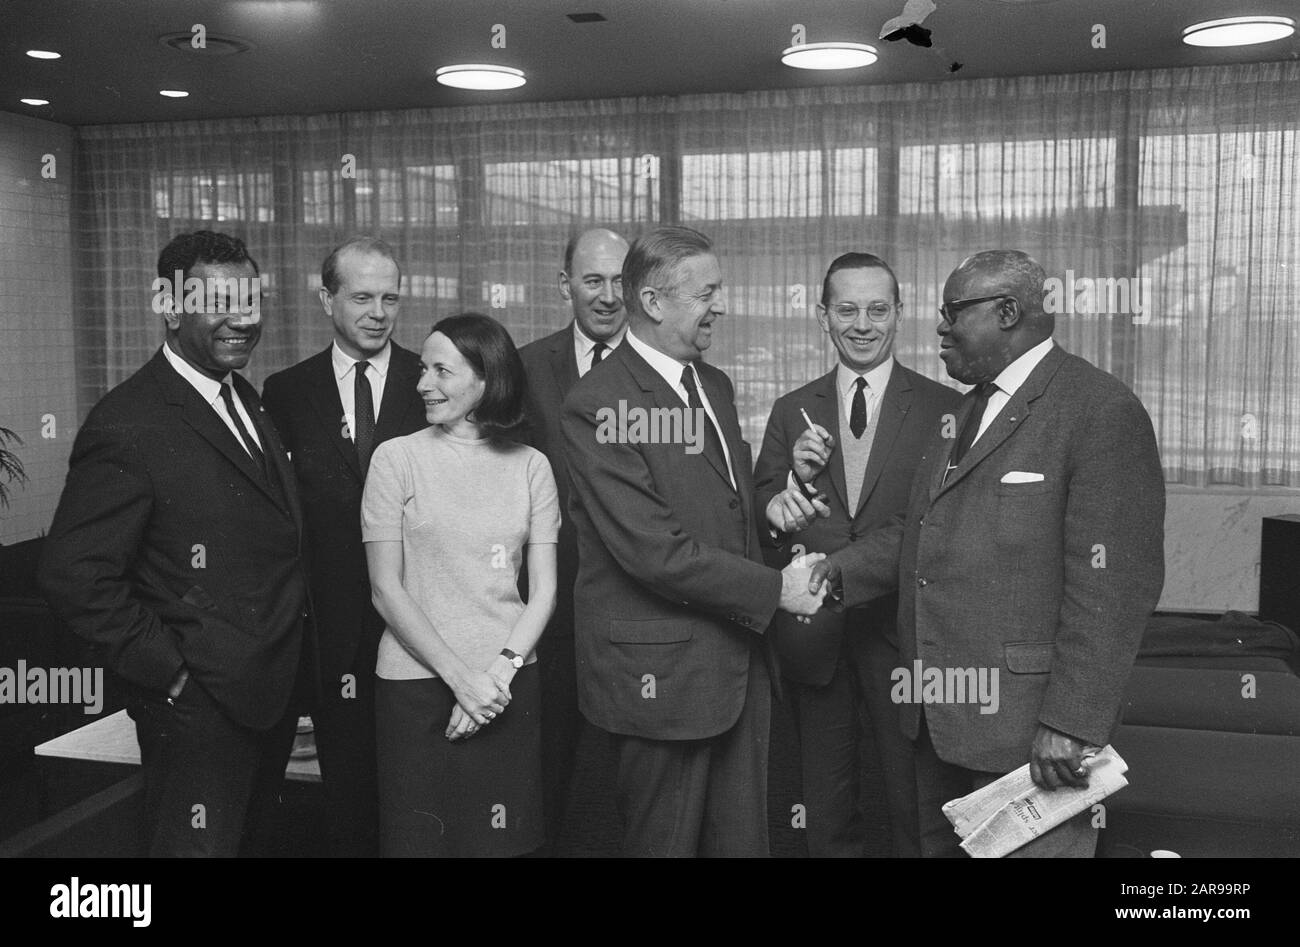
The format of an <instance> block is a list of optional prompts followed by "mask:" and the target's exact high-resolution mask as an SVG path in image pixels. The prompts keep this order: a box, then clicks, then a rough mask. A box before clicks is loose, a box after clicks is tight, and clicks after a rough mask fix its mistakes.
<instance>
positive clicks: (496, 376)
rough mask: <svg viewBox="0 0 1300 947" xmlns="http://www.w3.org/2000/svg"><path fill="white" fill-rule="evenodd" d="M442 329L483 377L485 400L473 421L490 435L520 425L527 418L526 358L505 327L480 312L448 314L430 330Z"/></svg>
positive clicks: (475, 370) (479, 405) (430, 332)
mask: <svg viewBox="0 0 1300 947" xmlns="http://www.w3.org/2000/svg"><path fill="white" fill-rule="evenodd" d="M435 332H441V333H442V334H443V335H445V336H446V337H447V338H449V339H450V340H451V344H452V345H454V346H456V351H458V352H460V354H461V355H463V356H465V361H467V362H469V363H470V365H471V366H472V367H473V369H474V374H476V375H478V377H479V378H482V379H483V382H484V387H483V400H482V401H480V402H479V404H478V407H477V408H475V409H474V421H475V423H477V424H480V425H482V427H483V429H484V430H485V431H486V433H488V434H497V433H500V432H502V431H508V430H510V429H511V428H515V427H518V426H519V425H520V424H522V423H523V420H524V389H525V386H526V384H527V383H526V380H525V375H524V363H523V359H521V358H520V357H519V351H518V349H516V348H515V343H514V340H513V339H511V338H510V333H509V332H507V331H506V327H505V326H503V325H502V324H501V323H499V322H497V321H496V320H495V319H493V318H492V317H491V316H485V315H483V313H481V312H464V313H461V314H460V315H457V316H448V317H447V318H445V319H442V320H439V322H438V323H437V324H436V325H435V326H434V327H433V328H432V329H430V330H429V335H433V333H435Z"/></svg>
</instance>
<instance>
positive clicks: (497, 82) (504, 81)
mask: <svg viewBox="0 0 1300 947" xmlns="http://www.w3.org/2000/svg"><path fill="white" fill-rule="evenodd" d="M434 76H435V77H436V78H437V80H438V81H439V82H441V83H442V84H443V85H449V86H451V87H452V88H454V89H488V90H500V89H517V88H519V87H520V86H521V85H523V84H524V83H525V82H527V81H528V80H527V79H526V78H524V71H523V70H522V69H512V68H511V67H510V66H491V65H484V64H482V63H462V64H460V65H457V66H443V67H441V68H440V69H439V70H438V71H437V72H436V73H434Z"/></svg>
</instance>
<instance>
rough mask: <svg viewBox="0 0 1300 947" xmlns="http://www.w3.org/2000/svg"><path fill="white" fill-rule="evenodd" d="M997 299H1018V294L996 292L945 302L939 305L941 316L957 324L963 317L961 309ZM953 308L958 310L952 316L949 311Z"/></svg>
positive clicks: (953, 324) (949, 323) (948, 323)
mask: <svg viewBox="0 0 1300 947" xmlns="http://www.w3.org/2000/svg"><path fill="white" fill-rule="evenodd" d="M995 299H1016V294H1015V293H994V294H993V295H992V296H973V297H971V298H970V299H954V300H953V301H952V302H950V303H944V304H943V305H942V306H940V307H939V318H941V319H943V321H944V322H945V323H946V324H947V325H950V326H955V325H956V324H957V320H958V319H959V318H961V310H963V309H966V308H968V307H970V306H974V305H976V304H978V303H987V302H992V301H993V300H995ZM1016 301H1017V302H1019V300H1018V299H1016ZM953 309H955V310H956V313H957V314H956V315H954V316H951V317H950V316H949V315H948V313H949V311H951V310H953Z"/></svg>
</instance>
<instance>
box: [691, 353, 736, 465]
mask: <svg viewBox="0 0 1300 947" xmlns="http://www.w3.org/2000/svg"><path fill="white" fill-rule="evenodd" d="M682 387H683V388H685V389H686V402H687V404H689V405H690V407H691V411H693V412H697V413H696V414H695V417H697V418H698V417H701V416H703V418H704V455H705V456H706V457H708V458H709V459H710V460H712V461H713V465H714V466H715V467H717V468H718V469H719V470H721V471H724V472H726V471H727V469H728V468H727V455H726V454H724V453H723V451H722V438H721V437H720V436H719V435H718V429H717V428H716V427H714V426H713V420H712V419H711V418H710V417H709V412H707V411H705V410H704V402H703V401H701V400H700V391H699V389H698V388H696V387H695V372H693V371H691V366H689V365H687V366H686V367H685V368H683V369H682ZM727 479H728V481H730V479H731V477H730V474H728V476H727Z"/></svg>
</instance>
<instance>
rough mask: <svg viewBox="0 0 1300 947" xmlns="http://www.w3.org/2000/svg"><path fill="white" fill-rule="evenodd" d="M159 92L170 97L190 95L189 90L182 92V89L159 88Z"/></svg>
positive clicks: (181, 97) (180, 97)
mask: <svg viewBox="0 0 1300 947" xmlns="http://www.w3.org/2000/svg"><path fill="white" fill-rule="evenodd" d="M158 94H159V95H165V96H167V98H169V99H183V98H185V97H186V96H187V95H189V93H188V92H182V91H181V90H180V89H159V90H158Z"/></svg>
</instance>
